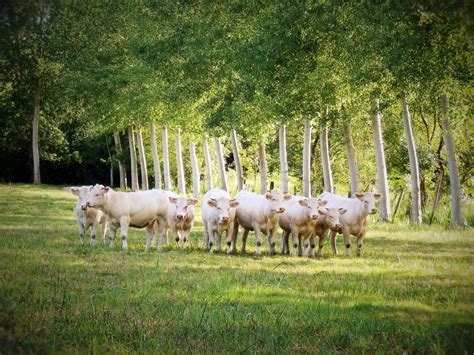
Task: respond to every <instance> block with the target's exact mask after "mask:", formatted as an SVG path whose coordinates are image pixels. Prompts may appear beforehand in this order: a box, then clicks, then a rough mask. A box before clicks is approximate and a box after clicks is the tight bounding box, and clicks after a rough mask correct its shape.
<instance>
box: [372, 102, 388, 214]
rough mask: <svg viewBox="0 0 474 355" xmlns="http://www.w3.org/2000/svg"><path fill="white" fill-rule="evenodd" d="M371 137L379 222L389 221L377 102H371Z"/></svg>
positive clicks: (386, 179) (385, 169)
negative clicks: (373, 151)
mask: <svg viewBox="0 0 474 355" xmlns="http://www.w3.org/2000/svg"><path fill="white" fill-rule="evenodd" d="M371 108H372V113H371V121H372V135H373V137H374V148H375V165H376V169H377V189H378V190H379V192H380V193H381V194H382V198H381V199H380V201H379V208H380V213H379V221H385V222H388V221H389V220H390V212H391V211H390V195H389V193H390V191H389V189H388V178H387V165H386V164H385V153H384V149H383V136H382V122H381V116H380V110H379V100H378V99H373V100H372V107H371Z"/></svg>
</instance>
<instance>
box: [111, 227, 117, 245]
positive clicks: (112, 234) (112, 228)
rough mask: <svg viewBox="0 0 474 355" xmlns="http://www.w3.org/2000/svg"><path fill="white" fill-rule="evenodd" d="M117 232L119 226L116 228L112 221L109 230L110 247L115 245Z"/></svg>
mask: <svg viewBox="0 0 474 355" xmlns="http://www.w3.org/2000/svg"><path fill="white" fill-rule="evenodd" d="M115 233H117V228H115V227H114V226H113V225H112V223H110V230H109V247H110V248H113V247H114V241H115Z"/></svg>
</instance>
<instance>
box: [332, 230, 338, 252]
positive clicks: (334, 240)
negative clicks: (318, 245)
mask: <svg viewBox="0 0 474 355" xmlns="http://www.w3.org/2000/svg"><path fill="white" fill-rule="evenodd" d="M330 235H331V249H332V253H333V254H334V255H337V246H336V236H337V232H334V231H331V234H330Z"/></svg>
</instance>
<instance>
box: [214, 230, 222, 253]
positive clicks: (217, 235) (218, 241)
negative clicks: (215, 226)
mask: <svg viewBox="0 0 474 355" xmlns="http://www.w3.org/2000/svg"><path fill="white" fill-rule="evenodd" d="M214 240H215V241H216V251H217V252H219V253H220V251H221V234H220V233H219V231H218V230H216V231H215V232H214Z"/></svg>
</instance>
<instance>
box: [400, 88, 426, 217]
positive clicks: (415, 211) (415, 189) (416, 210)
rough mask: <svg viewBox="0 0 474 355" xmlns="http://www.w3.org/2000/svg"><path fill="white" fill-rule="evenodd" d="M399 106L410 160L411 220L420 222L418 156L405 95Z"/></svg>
mask: <svg viewBox="0 0 474 355" xmlns="http://www.w3.org/2000/svg"><path fill="white" fill-rule="evenodd" d="M400 108H401V110H402V116H403V127H404V129H405V138H406V141H407V146H408V158H409V160H410V172H411V222H412V223H413V224H420V223H421V196H420V171H419V166H418V157H417V154H416V145H415V138H414V136H413V129H412V126H411V117H410V111H409V109H408V104H407V103H406V98H405V95H404V94H402V96H401V98H400Z"/></svg>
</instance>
